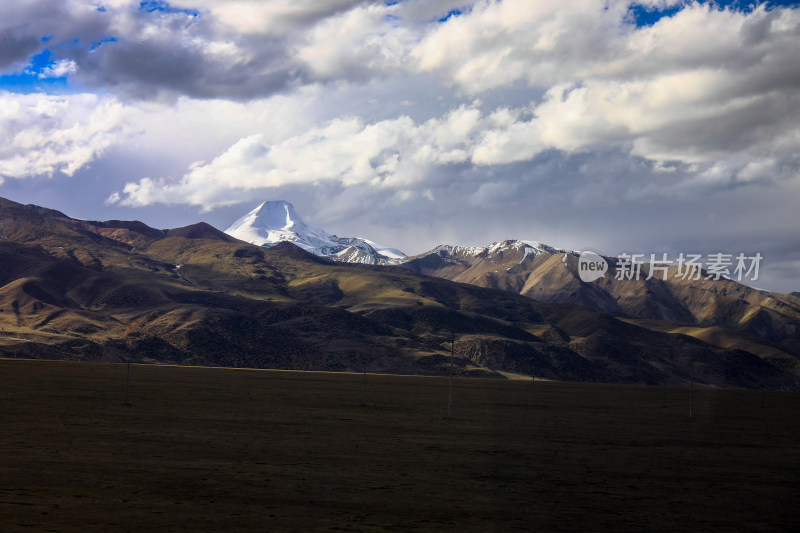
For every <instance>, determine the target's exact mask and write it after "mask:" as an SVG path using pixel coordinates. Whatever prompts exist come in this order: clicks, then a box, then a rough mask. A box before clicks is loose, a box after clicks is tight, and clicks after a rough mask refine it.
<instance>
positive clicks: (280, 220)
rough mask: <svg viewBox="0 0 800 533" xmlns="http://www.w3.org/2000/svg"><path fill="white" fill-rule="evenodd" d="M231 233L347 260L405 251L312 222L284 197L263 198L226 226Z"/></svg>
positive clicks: (384, 259)
mask: <svg viewBox="0 0 800 533" xmlns="http://www.w3.org/2000/svg"><path fill="white" fill-rule="evenodd" d="M225 233H227V234H228V235H230V236H231V237H236V238H237V239H240V240H243V241H246V242H249V243H251V244H256V245H259V246H274V245H276V244H278V243H280V242H284V241H288V242H291V243H292V244H295V245H297V246H299V247H300V248H302V249H304V250H306V251H307V252H311V253H313V254H315V255H318V256H320V257H327V258H329V259H332V260H334V261H341V262H347V263H366V264H388V263H392V264H393V263H398V262H400V261H402V260H403V259H405V257H406V256H405V254H404V253H403V252H400V251H399V250H395V249H393V248H386V247H383V246H380V245H378V244H376V243H374V242H372V241H368V240H366V239H362V238H358V237H337V236H336V235H333V234H331V233H328V232H326V231H325V230H323V229H321V228H317V227H314V226H311V225H309V224H307V223H306V222H304V221H303V219H301V218H300V215H298V214H297V212H296V211H295V209H294V206H293V205H292V204H291V203H289V202H286V201H283V200H279V201H270V202H263V203H262V204H260V205H259V206H258V207H256V208H255V209H253V210H252V211H250V212H249V213H247V214H246V215H244V216H243V217H241V218H240V219H239V220H237V221H236V222H234V223H233V224H231V226H230V227H229V228H228V229H227V230H225Z"/></svg>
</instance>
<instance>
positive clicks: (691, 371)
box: [689, 354, 694, 418]
mask: <svg viewBox="0 0 800 533" xmlns="http://www.w3.org/2000/svg"><path fill="white" fill-rule="evenodd" d="M693 389H694V354H692V360H691V363H690V364H689V418H692V392H693Z"/></svg>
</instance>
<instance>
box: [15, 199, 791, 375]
mask: <svg viewBox="0 0 800 533" xmlns="http://www.w3.org/2000/svg"><path fill="white" fill-rule="evenodd" d="M0 215H1V216H0V228H2V241H0V260H2V265H3V267H2V270H1V271H0V308H1V309H2V312H1V313H0V328H1V329H0V354H3V355H6V356H14V355H17V356H21V357H35V358H54V359H71V360H91V361H138V362H151V363H158V362H162V363H163V362H169V363H178V364H187V365H211V366H235V367H252V368H281V369H304V370H312V369H314V370H337V371H344V370H351V371H369V372H393V373H408V374H444V373H446V372H448V371H449V365H450V362H449V354H450V347H451V346H450V340H451V337H452V334H453V333H455V337H456V342H455V346H454V351H455V354H456V356H457V357H456V358H455V371H456V373H457V374H460V375H475V376H499V375H500V374H498V371H506V372H514V373H519V374H526V375H531V374H533V375H537V376H540V377H544V378H550V379H562V380H576V381H605V382H626V383H649V384H655V383H662V382H665V381H666V382H670V383H682V382H685V381H687V380H688V378H689V375H690V373H691V364H692V361H693V362H694V365H695V366H694V376H695V379H696V380H698V381H700V382H704V383H708V384H714V385H735V386H746V387H762V386H769V387H782V386H792V385H793V384H794V383H795V382H796V381H797V379H798V370H797V368H798V367H797V364H796V362H797V360H796V357H795V355H794V354H793V353H790V352H788V351H786V352H784V351H781V350H780V349H778V351H777V352H776V351H774V350H773V351H764V350H761V348H763V346H762V344H759V343H760V342H761V341H758V340H756V341H752V339H751V342H750V343H749V344H748V343H733V344H730V345H728V346H725V345H723V343H722V342H720V341H719V340H718V339H716V338H708V337H703V336H702V335H698V334H696V332H693V331H680V330H678V329H676V328H672V329H670V328H658V327H655V326H653V325H652V324H638V323H634V322H631V321H625V320H623V319H620V318H615V317H613V316H611V315H609V314H604V313H602V312H598V311H594V310H591V309H588V308H586V307H582V306H578V305H574V304H553V303H543V302H537V301H534V300H532V299H531V298H528V297H524V296H521V295H517V294H511V293H509V292H505V291H501V290H497V289H494V288H486V287H477V286H474V285H466V284H459V283H454V282H451V281H447V280H443V279H439V278H433V277H428V276H424V275H420V274H417V273H414V272H410V271H409V270H407V269H403V268H400V267H378V266H367V265H354V264H342V263H331V262H329V261H327V260H324V259H321V258H319V257H316V256H314V255H311V254H309V253H307V252H305V251H303V250H301V249H300V248H298V247H296V246H294V245H292V244H289V243H285V244H280V245H278V246H275V247H272V248H262V247H257V246H253V245H249V244H245V243H242V242H240V241H236V240H235V239H232V238H230V237H228V236H226V235H224V234H221V233H220V232H218V231H216V230H215V229H214V228H212V227H210V226H208V225H205V224H197V225H194V226H189V227H187V228H181V229H177V230H156V229H153V228H149V227H148V226H146V225H144V224H142V223H139V222H120V221H109V222H85V221H79V220H74V219H71V218H69V217H67V216H65V215H64V214H62V213H59V212H56V211H51V210H47V209H43V208H38V207H35V206H21V205H19V204H15V203H13V202H10V201H8V200H3V201H2V202H0ZM659 324H660V323H659ZM775 357H779V358H780V359H781V361H780V364H773V362H774V361H773V359H774V358H775Z"/></svg>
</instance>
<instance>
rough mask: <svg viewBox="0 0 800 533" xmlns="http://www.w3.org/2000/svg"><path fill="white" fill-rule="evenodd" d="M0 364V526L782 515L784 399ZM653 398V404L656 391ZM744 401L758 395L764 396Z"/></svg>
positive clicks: (789, 510)
mask: <svg viewBox="0 0 800 533" xmlns="http://www.w3.org/2000/svg"><path fill="white" fill-rule="evenodd" d="M125 374H126V366H125V365H122V364H117V365H114V364H97V363H95V364H92V363H67V362H49V361H32V360H14V359H5V360H0V530H2V531H3V532H15V531H80V532H90V531H309V530H322V531H442V530H451V531H466V530H471V531H514V530H519V531H524V530H543V531H552V530H572V531H598V530H616V531H633V530H642V529H647V530H669V531H680V530H694V531H712V530H727V531H730V530H750V531H753V530H759V531H789V530H793V529H794V530H797V527H798V525H800V514H799V513H798V509H799V508H800V427H799V424H800V394H798V393H796V392H794V393H781V392H769V391H767V392H765V393H761V392H758V391H742V390H732V389H710V388H703V389H695V394H694V417H693V418H692V419H691V420H690V419H689V418H688V389H686V388H668V389H667V390H666V402H664V396H663V394H664V392H663V391H662V389H661V388H659V387H634V386H618V385H590V384H572V383H556V382H537V383H536V388H535V396H534V398H533V400H534V401H533V404H531V383H530V381H521V380H519V381H515V380H491V379H466V378H463V379H456V380H455V387H454V389H455V392H454V411H453V418H452V419H451V420H448V419H447V418H446V415H447V394H448V380H447V379H446V378H425V377H406V376H388V375H368V376H367V391H366V404H365V405H362V376H361V375H354V374H330V373H301V372H281V371H254V370H232V369H212V368H192V367H167V366H147V365H134V366H132V367H131V381H130V389H129V405H126V404H125V402H124V395H125V388H124V385H125ZM664 404H665V405H666V406H664ZM762 404H763V407H762Z"/></svg>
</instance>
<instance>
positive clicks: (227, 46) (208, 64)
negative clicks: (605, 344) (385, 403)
mask: <svg viewBox="0 0 800 533" xmlns="http://www.w3.org/2000/svg"><path fill="white" fill-rule="evenodd" d="M729 3H730V2H722V5H728V4H729ZM779 4H787V3H786V2H780V3H779ZM788 4H790V5H788V6H784V7H781V6H776V7H771V6H772V4H770V5H769V6H768V5H766V4H762V5H756V6H749V7H747V6H746V7H744V8H737V7H731V6H729V7H718V5H719V4H713V5H712V4H710V3H708V2H703V3H700V2H693V1H683V0H648V1H644V0H641V1H636V2H633V1H626V0H608V1H602V0H574V1H572V2H569V3H568V5H567V4H565V3H564V2H562V1H557V0H540V1H537V2H526V1H512V0H505V1H502V2H500V1H494V0H479V1H478V0H475V1H471V2H470V1H460V0H448V1H443V2H424V1H421V0H405V1H402V2H397V3H393V2H392V3H387V2H370V1H359V0H331V1H330V2H311V1H289V0H232V1H229V2H216V1H211V0H173V1H171V2H169V3H167V2H163V1H153V2H139V1H136V2H133V1H128V0H108V1H102V2H99V1H82V0H67V1H60V2H55V1H54V0H25V1H23V2H18V3H15V5H14V6H13V7H12V6H10V5H8V6H5V5H4V6H0V43H2V45H3V46H0V69H3V71H4V72H5V74H6V75H7V76H12V77H13V76H16V78H15V79H17V78H24V77H25V76H28V77H29V78H30V79H31V80H32V81H30V83H31V85H30V86H28V87H26V88H24V89H25V90H17V91H16V92H4V93H2V94H1V95H0V113H2V116H3V121H2V123H0V139H2V140H3V145H2V147H0V175H2V176H3V177H5V178H23V177H36V176H42V175H44V176H55V175H59V174H63V175H66V176H73V179H81V176H83V175H86V176H89V175H90V169H89V166H90V165H89V164H90V163H91V162H93V161H98V159H100V160H104V161H106V160H107V161H106V162H107V163H108V164H109V165H110V164H112V163H113V158H115V157H120V158H121V159H120V160H123V159H124V160H125V161H131V160H136V159H137V158H138V159H147V161H146V162H145V161H142V164H141V171H140V172H139V173H138V174H137V173H136V169H137V168H138V167H137V166H136V165H133V166H130V165H128V167H127V169H128V170H129V171H130V172H127V173H125V177H124V178H122V177H120V178H116V179H114V178H111V177H109V178H106V179H105V183H107V187H108V189H107V192H106V193H105V196H106V197H107V204H108V205H109V206H116V207H115V208H116V209H124V208H127V207H145V206H155V205H165V206H180V207H181V208H185V207H189V208H192V209H195V210H202V211H206V212H211V213H213V212H220V210H223V208H224V207H225V206H232V205H236V204H241V203H243V202H253V201H254V200H253V199H254V198H270V197H272V198H275V197H277V196H276V195H282V196H287V195H288V196H292V195H295V196H299V197H302V198H304V199H306V200H301V201H300V202H298V199H297V198H292V197H289V198H287V199H289V200H293V201H295V203H301V204H302V202H303V201H306V202H307V205H308V207H310V208H311V209H313V210H315V212H316V213H317V215H316V216H318V217H319V220H318V222H325V223H329V224H333V225H336V224H343V225H344V226H345V227H347V226H348V224H354V223H355V222H353V221H356V220H357V221H359V222H358V223H359V224H362V225H369V226H371V227H372V228H374V229H373V230H371V231H372V233H371V234H370V235H367V236H369V237H371V238H375V239H377V240H380V239H381V233H383V234H386V235H390V234H391V236H392V238H402V236H401V235H400V236H398V234H396V233H395V229H394V228H402V227H406V228H411V227H419V226H417V225H418V224H420V221H421V220H424V221H425V223H424V224H423V226H422V227H427V228H431V227H435V228H436V231H437V232H438V233H437V234H436V235H435V236H430V237H429V239H430V240H434V239H435V240H447V239H450V238H451V237H452V238H453V239H458V240H460V241H462V242H464V241H465V240H468V239H471V241H470V242H464V243H465V244H480V243H481V242H483V241H485V240H488V239H489V238H490V237H488V235H489V234H491V235H492V237H491V238H494V237H495V236H499V237H501V238H502V237H503V236H501V235H499V233H500V232H502V231H503V228H505V229H506V231H509V228H519V231H523V230H524V228H525V227H526V224H527V226H528V227H529V226H531V225H532V224H534V223H535V224H538V225H539V226H540V227H543V228H545V230H546V231H547V232H549V234H550V235H553V238H557V239H564V240H565V241H569V242H563V241H562V242H555V243H554V244H557V245H569V244H570V242H577V241H579V240H580V237H576V235H578V232H580V231H584V230H582V229H581V228H585V227H586V225H585V224H582V223H581V222H580V221H581V220H582V218H581V217H583V216H598V215H597V213H600V212H603V210H605V212H606V213H607V216H608V217H612V215H611V213H613V212H614V211H615V210H627V211H629V212H633V213H641V214H646V213H648V212H651V213H652V212H656V211H658V212H663V213H679V214H680V215H677V214H676V215H675V216H676V217H683V218H685V219H687V220H692V221H693V223H694V225H695V226H697V225H701V224H705V223H707V219H706V218H704V217H709V216H711V215H713V216H720V215H719V213H720V212H721V211H724V210H725V205H728V204H731V203H733V202H734V199H735V201H736V202H737V205H739V206H740V207H739V208H740V209H745V216H746V217H748V218H751V219H755V218H757V216H758V215H757V214H756V211H755V207H753V208H752V210H750V211H748V210H747V208H745V207H742V206H745V205H746V202H745V203H742V202H741V199H742V198H747V197H748V196H749V197H753V198H755V197H758V198H759V201H758V202H754V203H753V205H754V206H755V204H756V203H757V204H758V205H759V206H764V205H769V201H768V200H767V199H768V198H772V199H773V201H775V200H777V199H783V198H785V197H786V196H787V195H791V194H794V193H796V192H797V190H798V189H797V182H798V179H800V176H799V174H800V115H799V114H798V113H797V109H800V62H798V61H797V59H796V56H797V52H798V50H800V9H799V8H798V7H796V6H795V5H794V4H793V3H788ZM735 5H738V4H735ZM648 10H649V11H648ZM642 12H644V13H647V14H648V18H647V23H641V21H640V20H639V19H638V18H637V17H639V15H640V14H641V13H642ZM637 21H639V23H637ZM37 58H38V59H37ZM42 58H46V61H47V62H46V64H40V63H41V62H42V61H43V59H42ZM37 61H38V62H39V63H37ZM9 79H10V78H9ZM54 79H62V80H65V82H64V83H65V89H63V90H61V91H60V94H43V92H42V91H43V90H45V89H41V88H40V87H39V86H38V85H36V84H37V83H44V82H47V81H48V80H54ZM0 87H2V85H0ZM22 93H30V94H22ZM104 158H105V159H104ZM145 163H146V164H145ZM87 179H88V178H87ZM365 205H369V206H373V207H372V209H371V211H373V212H380V214H381V216H380V217H377V216H371V215H370V216H368V215H364V214H363V213H364V206H365ZM654 205H658V208H657V209H656V208H654V207H653V206H654ZM551 206H559V209H558V210H554V209H552V208H551ZM464 209H470V210H472V211H473V212H480V213H483V215H481V216H494V217H497V221H496V223H495V222H487V221H486V220H485V219H484V220H480V221H478V220H470V219H468V218H467V219H461V218H459V217H460V215H459V213H460V212H461V211H462V210H464ZM787 209H788V208H787ZM712 211H713V213H712ZM559 212H561V213H565V212H566V213H570V214H571V216H572V218H573V220H574V221H576V222H575V223H574V225H572V226H570V225H569V222H568V221H564V222H562V223H561V224H560V225H559V224H555V223H551V221H550V220H549V219H548V217H551V218H552V217H553V216H555V214H557V213H559ZM589 212H591V215H590V214H588V213H589ZM664 216H671V215H667V214H665V215H664ZM775 216H776V217H777V218H776V219H775V221H774V223H773V222H771V223H770V224H771V225H770V228H773V226H774V227H775V228H780V226H781V224H784V225H785V224H786V221H788V220H793V219H792V218H791V216H792V215H791V214H790V213H789V212H788V211H782V210H779V211H778V212H777V213H776V215H775ZM687 217H688V218H687ZM473 218H476V217H473ZM520 220H521V221H522V222H520ZM642 224H643V227H646V228H648V230H649V231H650V232H651V233H652V234H656V233H658V232H662V233H664V229H663V227H661V228H660V227H659V223H658V222H656V221H654V222H652V223H649V224H645V223H642ZM765 224H766V222H765ZM450 225H452V226H458V228H457V229H453V228H450V227H448V226H450ZM494 226H496V227H497V234H495V233H494V232H493V231H492V230H491V228H492V227H494ZM661 226H663V224H661ZM616 231H618V232H621V234H620V241H624V240H625V238H626V236H625V235H624V233H625V232H626V231H627V232H628V233H627V236H628V238H629V239H630V240H635V239H639V238H640V237H638V236H636V235H634V234H635V233H636V232H635V231H634V230H633V229H629V230H625V227H624V224H623V223H622V222H620V224H619V225H618V227H617V230H616ZM682 231H683V232H684V234H685V233H686V231H689V230H686V229H685V228H684V229H683V230H682ZM770 231H778V230H773V229H770ZM361 233H362V234H363V233H364V232H361ZM744 233H745V232H743V231H742V230H741V229H740V230H739V233H738V234H736V235H738V236H741V235H743V234H744ZM756 233H758V232H753V234H752V235H750V236H749V237H748V239H751V241H748V242H758V239H762V238H763V235H762V236H760V237H757V236H756ZM681 235H682V234H681V233H680V232H678V231H677V230H676V231H675V232H674V233H669V232H666V234H665V235H663V237H660V238H661V241H654V243H653V245H652V246H656V245H660V244H663V243H668V244H669V245H674V244H675V243H676V242H680V241H681V239H684V241H683V242H688V241H686V240H685V238H684V237H681ZM732 235H733V234H732V233H731V235H729V236H732ZM748 235H749V234H748ZM505 236H510V235H505ZM519 236H521V237H529V238H542V239H544V238H546V235H537V234H534V235H519ZM601 237H602V236H597V235H595V236H594V237H593V238H595V239H599V238H601ZM723 237H725V235H724V232H723V233H720V234H719V235H717V237H715V238H717V239H722V238H723ZM734 237H735V235H733V236H732V237H731V239H732V240H733V241H735V238H734ZM787 238H788V237H787ZM644 241H645V239H644V238H641V239H640V240H638V241H636V242H644ZM607 242H608V245H609V246H614V243H612V242H611V241H607ZM776 242H783V243H785V242H787V241H786V238H780V237H778V238H777V239H776ZM426 244H427V243H426ZM581 244H586V243H581ZM775 246H776V248H775V249H776V250H778V248H780V246H778V244H776V245H775ZM410 251H411V252H414V251H421V250H410ZM656 251H658V250H656ZM737 251H738V250H737ZM776 253H781V254H783V255H784V256H785V253H784V252H776ZM787 264H788V263H787Z"/></svg>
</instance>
